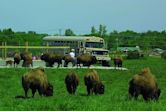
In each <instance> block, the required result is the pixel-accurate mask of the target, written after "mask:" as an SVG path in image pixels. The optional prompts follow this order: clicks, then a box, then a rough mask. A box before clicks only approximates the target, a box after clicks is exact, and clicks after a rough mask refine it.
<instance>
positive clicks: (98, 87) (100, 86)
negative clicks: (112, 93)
mask: <svg viewBox="0 0 166 111" xmlns="http://www.w3.org/2000/svg"><path fill="white" fill-rule="evenodd" d="M104 87H105V86H104V84H103V83H102V82H96V84H95V85H94V93H95V94H104Z"/></svg>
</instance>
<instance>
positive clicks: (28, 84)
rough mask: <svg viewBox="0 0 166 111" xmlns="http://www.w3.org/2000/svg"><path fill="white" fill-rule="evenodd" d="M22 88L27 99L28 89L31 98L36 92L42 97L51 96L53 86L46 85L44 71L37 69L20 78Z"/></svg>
mask: <svg viewBox="0 0 166 111" xmlns="http://www.w3.org/2000/svg"><path fill="white" fill-rule="evenodd" d="M22 86H23V89H24V91H25V97H27V96H28V95H27V93H28V89H29V88H30V89H31V90H32V97H34V95H35V92H36V90H38V92H39V94H40V95H41V96H42V95H44V96H53V86H52V85H51V84H50V83H48V80H47V76H46V74H45V73H44V69H43V68H41V67H39V68H36V69H32V70H30V71H29V72H28V73H26V74H24V75H23V76H22Z"/></svg>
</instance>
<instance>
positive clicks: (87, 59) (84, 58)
mask: <svg viewBox="0 0 166 111" xmlns="http://www.w3.org/2000/svg"><path fill="white" fill-rule="evenodd" d="M96 62H97V59H96V57H95V56H92V55H90V54H82V55H80V56H78V57H77V66H80V67H81V65H80V64H81V63H82V64H83V65H84V66H88V67H90V65H92V64H95V63H96Z"/></svg>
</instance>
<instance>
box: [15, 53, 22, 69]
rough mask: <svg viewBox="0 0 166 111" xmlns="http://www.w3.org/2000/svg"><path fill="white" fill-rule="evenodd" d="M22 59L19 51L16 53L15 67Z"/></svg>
mask: <svg viewBox="0 0 166 111" xmlns="http://www.w3.org/2000/svg"><path fill="white" fill-rule="evenodd" d="M20 61H21V56H20V54H19V53H15V54H14V67H16V66H18V65H19V64H20Z"/></svg>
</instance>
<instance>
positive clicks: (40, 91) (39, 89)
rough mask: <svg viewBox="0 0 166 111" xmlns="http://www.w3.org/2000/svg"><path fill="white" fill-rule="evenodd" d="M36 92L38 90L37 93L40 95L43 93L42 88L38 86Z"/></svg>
mask: <svg viewBox="0 0 166 111" xmlns="http://www.w3.org/2000/svg"><path fill="white" fill-rule="evenodd" d="M38 92H39V95H40V96H42V94H43V93H42V92H43V90H42V89H41V88H38Z"/></svg>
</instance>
